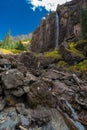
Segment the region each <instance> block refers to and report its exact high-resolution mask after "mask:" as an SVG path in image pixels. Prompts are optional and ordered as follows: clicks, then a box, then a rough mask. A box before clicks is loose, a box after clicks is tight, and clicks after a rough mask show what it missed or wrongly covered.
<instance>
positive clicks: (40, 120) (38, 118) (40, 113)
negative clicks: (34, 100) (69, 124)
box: [31, 106, 51, 126]
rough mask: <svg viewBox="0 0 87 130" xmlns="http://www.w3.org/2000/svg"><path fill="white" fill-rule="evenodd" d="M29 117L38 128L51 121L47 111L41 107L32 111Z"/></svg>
mask: <svg viewBox="0 0 87 130" xmlns="http://www.w3.org/2000/svg"><path fill="white" fill-rule="evenodd" d="M31 117H32V118H33V120H34V121H35V122H36V123H37V125H39V126H41V125H44V124H47V123H48V122H49V121H50V120H51V115H50V113H49V109H47V108H45V107H41V106H38V107H37V108H36V109H35V110H33V112H32V115H31Z"/></svg>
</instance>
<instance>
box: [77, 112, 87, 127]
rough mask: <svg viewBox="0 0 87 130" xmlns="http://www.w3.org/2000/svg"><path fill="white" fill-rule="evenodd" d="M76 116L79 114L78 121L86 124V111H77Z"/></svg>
mask: <svg viewBox="0 0 87 130" xmlns="http://www.w3.org/2000/svg"><path fill="white" fill-rule="evenodd" d="M78 116H79V121H80V122H81V123H82V124H84V125H86V126H87V112H86V111H82V112H80V113H79V115H78Z"/></svg>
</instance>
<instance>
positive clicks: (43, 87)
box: [0, 53, 87, 130]
mask: <svg viewBox="0 0 87 130" xmlns="http://www.w3.org/2000/svg"><path fill="white" fill-rule="evenodd" d="M33 59H34V60H33ZM39 60H40V59H39ZM0 61H2V62H0V130H22V129H23V130H43V129H46V130H51V129H52V130H71V129H72V128H75V130H80V129H79V128H78V126H77V125H75V124H74V123H73V122H75V120H77V122H79V123H80V126H81V127H82V128H84V130H85V127H84V126H82V124H83V125H85V126H86V125H87V117H86V116H85V115H86V111H85V110H86V108H87V101H86V100H87V97H86V95H87V93H86V89H87V87H86V86H87V82H86V81H84V82H83V81H81V80H80V79H79V78H78V77H77V76H76V75H75V74H74V75H73V74H69V73H66V72H63V71H60V69H59V68H58V67H56V66H54V67H53V66H51V65H50V66H48V68H44V67H43V66H42V65H43V64H40V65H39V68H38V58H35V57H34V55H33V54H31V53H23V54H20V55H8V56H7V55H1V56H0ZM39 62H40V61H39ZM41 62H42V61H41ZM34 66H35V67H34ZM37 73H39V74H37ZM68 104H69V105H68ZM70 106H71V107H70ZM72 109H74V111H75V113H77V117H75V115H74V113H73V111H72ZM59 111H60V112H59ZM60 113H61V114H62V115H63V117H62V116H61V114H60ZM66 115H67V116H66ZM67 117H68V119H67ZM64 119H65V120H66V119H67V122H68V123H65V121H64ZM69 122H71V124H72V125H70V126H67V125H66V124H69ZM81 123H82V124H81ZM72 130H74V129H72Z"/></svg>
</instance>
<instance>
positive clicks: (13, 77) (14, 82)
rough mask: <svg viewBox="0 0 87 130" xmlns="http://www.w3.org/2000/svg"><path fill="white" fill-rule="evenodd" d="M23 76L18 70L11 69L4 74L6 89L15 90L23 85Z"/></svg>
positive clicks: (3, 80) (3, 79)
mask: <svg viewBox="0 0 87 130" xmlns="http://www.w3.org/2000/svg"><path fill="white" fill-rule="evenodd" d="M23 78H24V76H23V74H22V73H21V72H19V71H18V70H17V69H11V70H8V71H6V72H4V73H3V74H2V82H3V84H4V88H6V89H15V88H17V87H19V86H22V85H23Z"/></svg>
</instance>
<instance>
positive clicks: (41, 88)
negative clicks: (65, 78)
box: [27, 80, 56, 107]
mask: <svg viewBox="0 0 87 130" xmlns="http://www.w3.org/2000/svg"><path fill="white" fill-rule="evenodd" d="M50 86H51V84H50V83H49V82H47V81H43V80H38V81H37V82H35V83H33V84H32V85H31V86H30V90H29V93H28V94H27V100H28V103H29V106H31V107H36V106H37V105H38V104H42V105H43V106H50V107H55V104H56V100H55V98H54V97H53V96H52V94H51V91H50V89H49V87H50Z"/></svg>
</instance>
